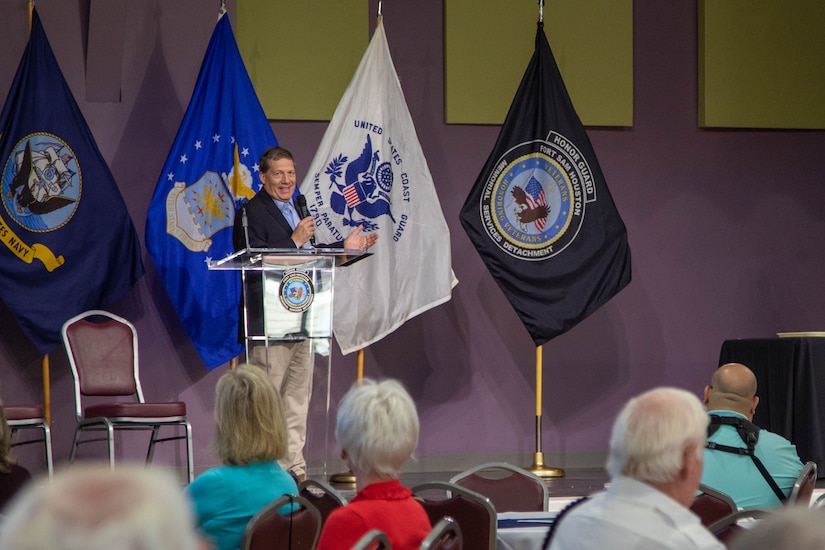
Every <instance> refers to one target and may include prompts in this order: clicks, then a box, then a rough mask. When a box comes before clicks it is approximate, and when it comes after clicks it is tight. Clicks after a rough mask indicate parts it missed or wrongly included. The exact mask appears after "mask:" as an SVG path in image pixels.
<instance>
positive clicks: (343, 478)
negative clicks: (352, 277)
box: [329, 7, 381, 485]
mask: <svg viewBox="0 0 825 550" xmlns="http://www.w3.org/2000/svg"><path fill="white" fill-rule="evenodd" d="M380 10H381V8H380V7H379V12H380ZM378 17H379V18H380V17H381V16H380V15H379V16H378ZM363 379H364V348H361V349H359V350H358V358H357V360H356V363H355V380H356V381H360V380H363ZM329 480H330V481H331V482H332V483H342V484H347V485H354V484H355V474H353V473H352V470H349V471H346V472H340V473H337V474H332V475H331V476H329Z"/></svg>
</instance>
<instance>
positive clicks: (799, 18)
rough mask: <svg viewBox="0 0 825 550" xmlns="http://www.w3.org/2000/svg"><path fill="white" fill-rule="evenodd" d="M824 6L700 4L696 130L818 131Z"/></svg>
mask: <svg viewBox="0 0 825 550" xmlns="http://www.w3.org/2000/svg"><path fill="white" fill-rule="evenodd" d="M824 61H825V2H823V0H791V1H789V0H700V2H699V125H700V126H704V127H727V128H799V129H821V128H825V63H824Z"/></svg>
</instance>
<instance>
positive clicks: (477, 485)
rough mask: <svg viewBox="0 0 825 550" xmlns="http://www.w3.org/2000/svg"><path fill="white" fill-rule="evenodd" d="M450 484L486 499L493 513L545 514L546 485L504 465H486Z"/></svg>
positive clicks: (511, 466)
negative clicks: (493, 506)
mask: <svg viewBox="0 0 825 550" xmlns="http://www.w3.org/2000/svg"><path fill="white" fill-rule="evenodd" d="M450 483H454V484H456V485H459V486H461V487H464V488H465V489H470V490H471V491H475V492H476V493H481V494H482V495H484V496H486V497H487V498H489V499H490V500H491V501H492V503H493V504H494V505H495V507H496V511H497V512H541V511H544V512H546V511H547V506H548V503H549V500H548V496H549V492H548V489H547V484H546V483H545V482H544V480H543V479H541V478H540V477H539V476H537V475H536V474H534V473H532V472H529V471H527V470H525V469H523V468H519V467H518V466H513V465H512V464H508V463H507V462H488V463H486V464H481V465H479V466H476V467H474V468H470V469H469V470H465V471H464V472H461V473H460V474H458V475H456V476H454V477H453V478H452V479H451V480H450Z"/></svg>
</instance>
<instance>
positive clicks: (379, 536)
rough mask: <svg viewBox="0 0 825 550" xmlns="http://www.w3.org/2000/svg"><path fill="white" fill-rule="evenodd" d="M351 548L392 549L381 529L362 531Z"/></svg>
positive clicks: (367, 549)
mask: <svg viewBox="0 0 825 550" xmlns="http://www.w3.org/2000/svg"><path fill="white" fill-rule="evenodd" d="M351 550H392V544H390V539H388V538H387V535H386V534H385V533H384V532H383V531H379V530H378V529H373V530H371V531H367V532H366V533H364V536H363V537H361V538H360V539H358V542H356V543H355V546H353V547H352V549H351Z"/></svg>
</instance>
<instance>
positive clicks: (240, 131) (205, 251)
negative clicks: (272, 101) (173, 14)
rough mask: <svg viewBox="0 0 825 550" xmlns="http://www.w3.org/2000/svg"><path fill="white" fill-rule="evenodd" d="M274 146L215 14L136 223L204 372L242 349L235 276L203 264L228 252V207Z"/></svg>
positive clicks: (245, 195) (244, 192)
mask: <svg viewBox="0 0 825 550" xmlns="http://www.w3.org/2000/svg"><path fill="white" fill-rule="evenodd" d="M277 144H278V142H277V140H276V139H275V134H274V133H273V132H272V128H271V127H270V125H269V121H267V119H266V115H265V114H264V111H263V108H262V107H261V104H260V102H259V101H258V96H257V95H256V94H255V90H254V88H253V87H252V82H251V81H250V80H249V75H248V74H247V72H246V68H245V67H244V64H243V60H242V59H241V55H240V53H239V52H238V46H237V44H236V42H235V36H234V35H233V34H232V27H231V26H230V24H229V18H228V17H227V16H226V15H223V16H222V17H221V18H220V19H219V20H218V24H217V25H216V27H215V30H214V32H213V33H212V39H211V40H210V41H209V46H208V47H207V49H206V55H205V56H204V60H203V64H202V65H201V69H200V74H199V75H198V80H197V82H196V84H195V89H194V91H193V92H192V99H191V100H190V101H189V107H188V108H187V109H186V113H185V114H184V116H183V122H181V125H180V128H179V129H178V134H177V136H176V137H175V141H174V143H173V144H172V148H171V150H170V151H169V156H168V158H167V159H166V164H165V165H164V166H163V171H162V172H161V175H160V179H159V181H158V184H157V187H156V188H155V194H154V196H153V197H152V202H151V204H150V205H149V213H148V217H147V220H146V248H147V249H148V250H149V254H150V255H151V257H152V261H153V262H154V264H155V267H156V268H157V271H158V274H159V275H160V278H161V279H162V280H163V284H164V285H165V286H166V291H167V293H168V294H169V298H170V299H171V301H172V304H173V305H174V307H175V310H176V311H177V312H178V316H179V317H180V320H181V323H182V324H183V327H184V329H186V332H187V334H189V338H190V339H191V340H192V343H193V344H194V346H195V349H196V350H197V351H198V353H199V354H200V356H201V359H203V362H204V364H205V365H206V367H207V368H208V369H213V368H215V367H217V366H219V365H222V364H223V363H226V362H227V361H229V360H231V359H232V358H233V357H235V356H237V355H238V354H240V353H241V351H242V349H243V348H242V346H241V345H240V344H239V343H238V299H239V297H240V294H241V286H240V278H239V275H238V274H237V273H236V272H232V271H210V270H209V269H208V267H207V262H208V261H210V260H219V259H221V258H223V257H224V256H226V255H228V254H230V253H232V252H233V251H234V248H233V247H232V225H233V222H234V219H235V209H236V206H237V204H238V203H239V202H241V201H244V200H246V199H249V198H252V197H253V196H254V195H255V193H256V192H257V190H258V189H259V188H260V181H259V179H258V177H257V172H258V163H257V159H258V157H259V156H260V154H261V153H262V152H263V150H264V149H266V148H267V147H270V146H274V145H277Z"/></svg>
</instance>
